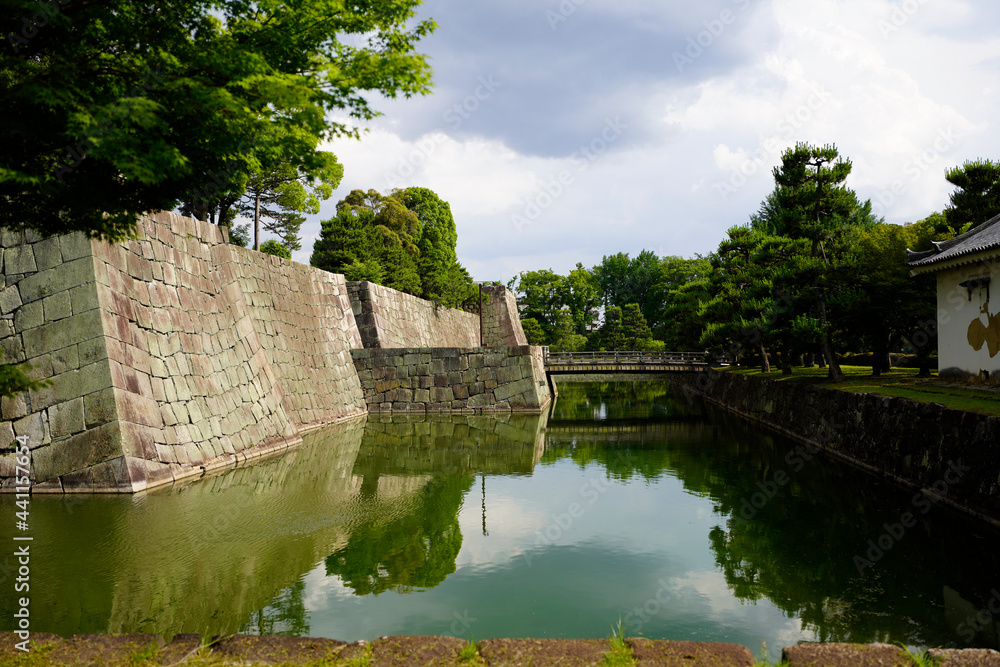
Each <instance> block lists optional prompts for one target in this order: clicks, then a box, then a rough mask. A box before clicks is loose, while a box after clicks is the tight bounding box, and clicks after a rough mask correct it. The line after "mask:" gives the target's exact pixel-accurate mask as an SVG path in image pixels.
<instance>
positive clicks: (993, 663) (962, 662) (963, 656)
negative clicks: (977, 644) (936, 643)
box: [927, 648, 1000, 667]
mask: <svg viewBox="0 0 1000 667" xmlns="http://www.w3.org/2000/svg"><path fill="white" fill-rule="evenodd" d="M927 653H928V655H930V657H931V658H933V659H934V660H937V661H938V667H1000V652H998V651H994V650H992V649H986V648H967V649H944V648H932V649H930V650H929V651H927Z"/></svg>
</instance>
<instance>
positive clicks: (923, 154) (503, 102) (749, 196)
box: [295, 0, 1000, 281]
mask: <svg viewBox="0 0 1000 667" xmlns="http://www.w3.org/2000/svg"><path fill="white" fill-rule="evenodd" d="M420 14H421V16H422V17H432V18H434V19H435V20H436V21H437V22H438V24H439V27H438V29H437V31H436V32H435V33H434V34H433V35H432V36H431V37H429V38H427V39H426V40H425V41H423V42H422V49H421V50H422V51H423V52H424V53H426V54H428V55H429V56H430V59H431V64H432V67H433V69H434V81H435V88H434V92H433V94H431V95H428V96H425V97H421V98H418V99H409V100H405V99H401V100H380V101H378V102H377V103H376V105H375V106H376V107H377V108H378V109H379V110H380V111H382V112H383V116H382V117H380V118H378V119H377V120H375V121H374V122H371V123H370V124H368V125H367V126H366V130H367V132H366V133H365V134H364V135H363V136H362V139H361V140H360V141H357V140H346V139H345V140H338V141H336V142H333V143H331V144H330V145H329V146H328V147H327V149H328V150H332V151H334V152H335V153H336V154H337V155H338V157H339V159H340V161H341V162H342V163H343V164H344V167H345V176H344V180H343V183H342V184H341V187H340V189H339V190H338V191H337V192H336V193H334V197H333V198H332V199H331V200H330V201H329V202H326V204H325V205H324V208H323V211H322V213H321V214H320V215H318V216H314V217H312V218H310V219H309V220H308V222H307V223H306V224H305V225H304V226H303V246H304V249H303V251H301V252H299V253H297V254H296V256H295V259H296V260H298V261H302V262H308V261H309V254H310V252H311V249H312V242H313V240H314V239H315V238H316V237H317V236H318V234H319V229H320V224H319V221H320V220H322V219H326V218H329V217H331V216H332V214H333V212H334V208H335V205H336V200H339V199H341V198H342V197H343V196H345V195H346V194H347V193H348V192H350V190H352V189H355V188H361V189H365V190H367V189H369V188H374V189H376V190H379V191H382V192H385V191H388V190H389V189H391V188H393V187H406V186H409V185H419V186H423V187H428V188H431V189H432V190H434V191H435V192H437V193H438V195H439V196H440V197H441V198H442V199H444V200H446V201H448V202H450V204H451V208H452V212H453V213H454V215H455V220H456V223H457V225H458V232H459V240H458V254H459V259H460V261H461V262H462V263H463V264H464V265H465V266H466V267H467V268H468V269H469V270H470V272H471V273H472V275H473V277H474V278H475V279H476V280H504V281H506V280H508V279H510V278H511V277H512V276H513V275H515V274H516V273H518V272H519V271H523V270H531V269H543V268H551V269H553V270H554V271H556V272H559V273H566V272H567V271H569V270H570V269H571V268H572V267H573V266H574V265H575V264H576V263H577V262H582V263H583V264H584V265H585V266H593V265H594V264H597V263H599V262H600V261H601V258H602V257H603V256H604V255H606V254H611V253H615V252H628V253H630V254H633V255H634V254H635V253H638V252H639V251H640V250H642V249H649V250H653V251H654V252H656V253H657V254H659V255H667V254H670V255H680V256H684V257H691V256H693V255H694V254H696V253H702V254H704V253H708V252H710V251H712V250H713V249H714V248H715V247H716V246H717V245H718V243H719V241H720V239H722V238H723V236H724V235H725V231H726V229H728V228H729V227H731V226H733V225H736V224H743V223H745V222H746V221H747V220H748V218H749V216H750V214H751V213H753V212H754V211H755V210H756V209H757V207H758V206H759V204H760V202H761V200H762V199H763V198H764V197H765V196H766V195H767V194H768V192H770V191H771V190H772V188H773V178H772V176H771V169H772V168H773V167H774V166H775V165H777V164H778V163H779V161H780V155H781V152H782V151H783V150H784V149H785V148H787V147H790V146H792V145H794V143H795V142H796V141H807V142H810V143H813V144H826V143H834V144H836V145H837V147H838V148H839V149H840V151H841V154H842V155H844V156H846V157H848V158H850V159H851V160H852V161H853V164H854V170H853V172H852V174H851V176H850V179H849V180H848V185H849V186H850V187H852V188H854V190H855V191H857V193H858V195H859V196H860V197H861V198H862V199H871V200H872V202H873V203H874V204H875V207H876V210H877V211H878V212H879V214H881V215H883V216H884V217H885V219H886V221H887V222H891V223H902V222H906V221H913V220H918V219H920V218H922V217H924V216H926V215H928V214H929V213H932V212H934V211H937V210H940V209H942V208H943V207H944V206H945V205H946V204H947V202H948V194H949V192H950V191H951V190H952V188H951V186H950V185H949V184H948V183H947V182H946V181H945V180H944V171H945V169H947V168H948V167H950V166H954V165H959V164H962V163H963V162H964V161H965V160H968V159H975V158H979V157H983V158H993V159H997V158H1000V145H998V144H1000V141H998V140H1000V130H998V128H997V124H996V123H995V122H993V117H994V116H995V114H996V113H997V112H998V110H1000V104H998V101H1000V100H998V95H1000V81H998V74H1000V36H998V35H997V33H996V30H995V28H996V26H997V25H998V24H1000V6H998V5H995V4H993V3H992V2H987V1H986V0H903V1H898V0H810V1H808V2H806V1H804V0H701V1H699V2H693V1H689V2H677V1H669V0H561V1H560V0H425V2H424V4H423V6H422V7H421V10H420Z"/></svg>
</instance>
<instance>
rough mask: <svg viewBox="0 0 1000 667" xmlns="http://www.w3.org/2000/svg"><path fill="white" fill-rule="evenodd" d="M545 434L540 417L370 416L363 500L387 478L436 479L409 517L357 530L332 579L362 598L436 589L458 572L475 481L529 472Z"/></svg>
mask: <svg viewBox="0 0 1000 667" xmlns="http://www.w3.org/2000/svg"><path fill="white" fill-rule="evenodd" d="M544 431H545V417H543V416H541V415H506V416H503V417H499V418H490V417H477V416H472V415H470V416H465V417H456V416H426V417H416V416H411V417H397V418H395V419H393V420H391V421H389V420H380V419H378V418H374V417H373V418H370V419H369V422H368V426H367V428H366V429H365V435H364V441H363V442H362V445H361V449H360V450H359V452H358V457H357V460H356V461H355V464H354V468H353V474H354V475H356V476H358V477H361V478H362V479H363V480H364V481H363V482H362V485H361V489H362V494H364V493H365V489H371V490H372V491H371V492H372V493H373V494H374V493H380V492H381V490H382V488H383V485H382V484H381V482H382V480H383V479H384V478H385V476H387V475H389V476H397V477H396V479H400V478H402V479H410V478H411V477H410V476H413V475H416V476H417V478H418V479H427V478H428V477H429V478H430V479H429V481H428V482H427V483H426V485H425V486H424V487H423V488H422V489H421V490H420V492H419V494H418V496H417V500H416V502H415V503H414V504H412V505H411V506H410V507H409V508H408V509H407V511H406V512H405V513H404V514H402V515H399V514H398V513H397V514H395V515H393V517H392V518H391V520H390V521H385V520H384V519H382V518H381V517H379V516H372V517H371V518H370V519H369V520H367V521H365V522H364V523H363V524H361V525H359V526H357V527H356V528H355V529H354V531H353V532H352V533H351V538H350V540H349V541H348V543H347V545H345V546H344V547H342V548H341V549H338V550H337V551H336V552H334V553H333V554H331V555H330V557H329V558H327V559H326V571H327V574H328V575H330V576H338V577H340V578H341V579H342V580H343V582H344V584H345V585H347V586H348V587H350V588H351V589H352V590H353V591H354V592H355V593H356V594H357V595H368V594H373V593H374V594H378V593H381V592H384V591H387V590H399V591H406V590H409V589H411V588H414V587H419V588H430V587H433V586H436V585H438V584H439V583H441V582H442V581H444V579H445V577H447V576H448V575H449V574H451V573H452V572H454V571H455V558H456V557H457V556H458V552H459V550H460V549H461V547H462V533H461V531H460V529H459V525H458V513H459V510H460V509H461V505H462V500H463V498H464V497H465V494H466V493H467V492H468V491H469V489H470V488H471V487H472V484H473V481H474V476H475V475H476V474H477V473H480V474H502V475H507V474H517V473H520V474H530V473H531V471H532V470H533V469H534V465H535V463H536V462H537V461H538V460H539V458H540V456H541V454H542V445H543V438H544ZM376 489H377V491H376Z"/></svg>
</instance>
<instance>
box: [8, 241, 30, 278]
mask: <svg viewBox="0 0 1000 667" xmlns="http://www.w3.org/2000/svg"><path fill="white" fill-rule="evenodd" d="M3 263H4V273H5V274H7V275H13V274H15V273H34V272H35V271H37V270H38V267H37V266H36V265H35V252H34V249H33V248H32V246H31V245H18V246H13V247H8V248H7V249H6V250H4V254H3Z"/></svg>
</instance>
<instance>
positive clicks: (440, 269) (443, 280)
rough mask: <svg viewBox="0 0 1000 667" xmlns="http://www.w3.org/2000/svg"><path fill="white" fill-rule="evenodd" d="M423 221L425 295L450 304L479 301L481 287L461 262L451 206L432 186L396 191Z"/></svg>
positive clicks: (420, 260) (420, 250)
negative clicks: (477, 286) (431, 188)
mask: <svg viewBox="0 0 1000 667" xmlns="http://www.w3.org/2000/svg"><path fill="white" fill-rule="evenodd" d="M392 196H393V197H395V198H397V199H398V200H399V201H400V202H401V203H402V204H403V205H404V206H405V207H406V208H407V209H408V210H409V211H412V212H413V213H414V214H416V216H417V219H418V220H419V221H420V233H419V234H418V235H417V241H416V246H417V257H416V261H417V272H418V273H419V274H420V285H421V290H422V294H421V296H423V298H425V299H429V300H431V301H434V302H436V303H441V304H443V305H445V306H449V307H453V308H454V307H460V306H463V305H465V304H471V302H472V301H477V306H478V290H477V289H476V287H475V284H474V283H473V282H472V278H471V277H470V276H469V273H468V271H466V270H465V268H464V267H463V266H462V265H461V263H459V261H458V254H457V252H456V246H457V244H458V230H457V228H456V226H455V219H454V217H452V214H451V206H450V205H449V204H448V202H446V201H444V200H442V199H441V198H440V197H439V196H438V195H437V193H435V192H434V191H433V190H429V189H428V188H420V187H410V188H406V189H405V190H399V191H396V192H393V194H392Z"/></svg>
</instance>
